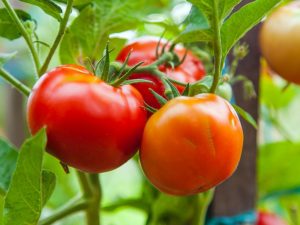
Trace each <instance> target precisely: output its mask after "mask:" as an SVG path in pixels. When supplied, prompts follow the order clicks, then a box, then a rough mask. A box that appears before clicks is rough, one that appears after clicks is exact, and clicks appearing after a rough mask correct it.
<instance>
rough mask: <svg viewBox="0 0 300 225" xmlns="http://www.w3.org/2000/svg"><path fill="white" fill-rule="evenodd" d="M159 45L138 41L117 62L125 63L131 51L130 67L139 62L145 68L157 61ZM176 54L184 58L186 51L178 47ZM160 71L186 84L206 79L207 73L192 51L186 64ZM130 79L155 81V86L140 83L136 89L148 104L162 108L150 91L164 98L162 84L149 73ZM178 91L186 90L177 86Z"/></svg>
mask: <svg viewBox="0 0 300 225" xmlns="http://www.w3.org/2000/svg"><path fill="white" fill-rule="evenodd" d="M158 44H159V43H158V40H153V39H152V40H150V39H140V40H137V41H135V42H132V43H130V44H129V45H127V46H125V47H124V48H123V49H122V50H121V52H120V53H119V55H118V56H117V60H118V61H120V62H125V59H126V57H127V55H128V54H129V53H130V51H132V52H131V55H130V58H129V61H128V65H130V66H133V65H136V64H137V63H139V62H144V64H143V66H146V65H149V64H151V63H153V62H154V61H155V60H156V59H157V58H156V53H155V52H156V47H157V45H158ZM164 44H165V43H164V42H162V43H160V45H159V46H160V47H159V50H160V51H161V50H162V47H163V45H164ZM167 49H168V47H167ZM174 52H175V53H176V54H177V55H178V56H179V58H183V57H184V54H185V52H186V49H185V48H183V47H180V46H177V47H176V48H175V50H174ZM159 69H160V71H162V72H165V73H166V74H167V76H169V77H170V78H173V79H175V80H177V81H180V82H185V83H191V82H195V81H197V80H200V79H201V78H202V77H204V75H205V73H206V72H205V69H204V66H203V64H202V62H201V60H200V59H199V58H197V57H196V56H195V55H194V54H193V53H192V52H191V51H187V56H186V58H185V60H184V62H183V63H182V64H181V65H179V66H177V67H175V68H174V69H173V68H171V67H167V66H160V68H159ZM130 78H131V79H137V78H138V79H147V80H151V81H153V82H154V84H149V83H138V84H134V87H135V88H136V89H138V91H139V92H140V93H141V94H142V96H143V98H144V100H145V102H146V103H147V104H149V105H150V106H152V107H154V108H160V104H159V103H158V101H157V100H156V98H155V97H154V96H153V94H152V93H151V92H150V91H149V89H150V88H151V89H153V90H154V91H156V92H157V93H158V94H160V95H162V96H164V91H165V88H164V86H163V84H162V82H161V81H160V80H159V79H158V78H156V77H154V76H153V75H151V74H149V73H138V74H133V75H131V76H130ZM177 89H178V90H179V91H180V92H182V91H183V89H184V88H183V87H182V86H178V85H177Z"/></svg>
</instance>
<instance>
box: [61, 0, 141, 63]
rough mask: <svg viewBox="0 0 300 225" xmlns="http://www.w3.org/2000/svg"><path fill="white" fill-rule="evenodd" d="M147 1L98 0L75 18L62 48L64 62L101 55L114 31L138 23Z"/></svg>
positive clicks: (76, 61)
mask: <svg viewBox="0 0 300 225" xmlns="http://www.w3.org/2000/svg"><path fill="white" fill-rule="evenodd" d="M142 7H144V0H141V1H135V0H95V1H94V2H93V5H88V6H87V7H85V8H84V9H83V10H82V11H81V12H80V15H79V16H78V17H77V18H76V19H75V20H74V21H73V23H72V25H71V26H70V28H69V30H68V31H67V32H66V34H65V36H64V38H63V41H62V43H61V48H60V59H61V61H62V63H64V64H66V63H82V62H83V61H84V59H85V58H90V59H91V60H92V61H95V60H97V59H99V58H100V57H101V55H102V54H103V50H104V48H105V45H106V42H107V39H108V38H109V35H110V34H112V33H117V32H122V31H125V30H129V29H133V28H134V27H136V26H137V25H138V24H139V21H140V20H139V11H141V10H139V9H141V8H142Z"/></svg>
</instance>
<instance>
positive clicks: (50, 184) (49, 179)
mask: <svg viewBox="0 0 300 225" xmlns="http://www.w3.org/2000/svg"><path fill="white" fill-rule="evenodd" d="M55 184H56V177H55V174H54V173H52V172H51V171H48V170H43V171H42V205H43V206H44V205H45V204H46V203H47V201H48V200H49V198H50V196H51V195H52V193H53V191H54V188H55Z"/></svg>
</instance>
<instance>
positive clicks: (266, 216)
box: [256, 212, 288, 225]
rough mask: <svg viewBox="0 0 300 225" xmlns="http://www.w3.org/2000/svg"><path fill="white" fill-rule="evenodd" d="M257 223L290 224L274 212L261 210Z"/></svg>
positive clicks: (258, 224) (259, 224) (265, 224)
mask: <svg viewBox="0 0 300 225" xmlns="http://www.w3.org/2000/svg"><path fill="white" fill-rule="evenodd" d="M256 225H288V224H287V223H286V222H285V221H284V220H282V219H281V218H280V217H279V216H277V215H276V214H274V213H270V212H259V213H258V220H257V223H256Z"/></svg>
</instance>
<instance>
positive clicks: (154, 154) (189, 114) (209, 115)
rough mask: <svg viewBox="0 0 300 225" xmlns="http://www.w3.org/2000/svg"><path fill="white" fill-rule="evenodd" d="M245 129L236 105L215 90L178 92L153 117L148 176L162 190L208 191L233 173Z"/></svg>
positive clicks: (146, 139)
mask: <svg viewBox="0 0 300 225" xmlns="http://www.w3.org/2000/svg"><path fill="white" fill-rule="evenodd" d="M242 146H243V130H242V127H241V124H240V121H239V118H238V116H237V114H236V112H235V110H234V109H233V107H232V106H231V105H230V104H229V103H228V102H227V101H226V100H225V99H223V98H221V97H218V96H217V95H214V94H200V95H198V96H195V97H178V98H175V99H173V100H171V101H169V102H168V103H167V104H166V105H164V106H163V107H162V108H161V109H160V110H159V111H157V112H156V113H155V114H153V116H152V117H150V119H149V121H148V122H147V124H146V127H145V130H144V134H143V140H142V146H141V149H140V159H141V165H142V168H143V170H144V173H145V175H146V177H147V178H148V179H149V180H150V182H151V183H152V184H153V185H154V186H156V187H157V188H158V189H159V190H161V191H162V192H165V193H168V194H172V195H191V194H196V193H199V192H204V191H206V190H208V189H210V188H212V187H214V186H216V185H218V184H220V183H221V182H223V181H224V180H226V179H227V178H228V177H230V176H231V175H232V173H233V172H234V171H235V169H236V167H237V165H238V163H239V160H240V157H241V152H242Z"/></svg>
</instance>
